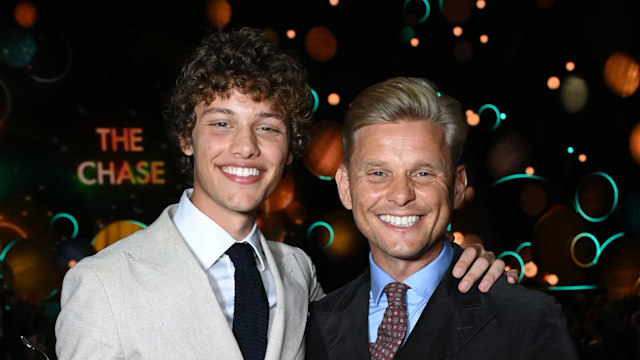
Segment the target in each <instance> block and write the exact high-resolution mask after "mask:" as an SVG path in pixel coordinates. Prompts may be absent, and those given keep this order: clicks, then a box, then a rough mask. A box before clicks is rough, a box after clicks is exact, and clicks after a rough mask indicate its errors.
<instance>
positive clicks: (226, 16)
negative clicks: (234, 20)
mask: <svg viewBox="0 0 640 360" xmlns="http://www.w3.org/2000/svg"><path fill="white" fill-rule="evenodd" d="M207 15H208V16H209V22H210V23H211V25H213V26H214V27H215V28H216V29H221V28H223V27H225V26H226V25H227V24H228V23H229V21H231V5H230V4H229V2H228V1H227V0H209V1H208V2H207Z"/></svg>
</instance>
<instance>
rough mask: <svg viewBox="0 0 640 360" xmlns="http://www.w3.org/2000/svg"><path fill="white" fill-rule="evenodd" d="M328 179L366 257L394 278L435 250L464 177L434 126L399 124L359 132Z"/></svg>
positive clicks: (424, 261)
mask: <svg viewBox="0 0 640 360" xmlns="http://www.w3.org/2000/svg"><path fill="white" fill-rule="evenodd" d="M336 182H337V184H338V191H339V193H340V198H341V200H342V203H343V205H344V206H345V207H346V208H347V209H351V210H352V212H353V217H354V220H355V222H356V225H357V226H358V229H359V230H360V231H361V232H362V234H363V235H364V236H365V237H366V238H367V239H368V240H369V245H370V248H371V255H372V257H373V260H374V261H375V262H376V264H377V265H378V266H380V267H381V268H382V269H383V270H385V271H386V272H387V273H389V274H390V275H391V276H394V278H396V280H398V281H401V280H403V279H404V278H406V276H408V275H411V274H412V273H413V272H415V271H417V270H418V269H420V268H422V267H424V266H425V265H427V264H428V263H430V262H431V261H432V260H434V259H435V258H436V257H437V256H438V254H439V253H440V250H441V249H442V244H443V242H442V238H443V235H444V233H445V231H446V228H447V225H448V224H449V222H450V219H451V214H452V212H453V209H454V206H458V205H460V204H461V203H462V201H463V198H464V189H465V188H466V184H467V177H466V172H465V170H464V167H463V166H459V167H457V168H456V169H455V170H454V169H453V166H452V160H451V153H450V151H449V149H448V148H447V146H446V144H445V141H444V134H443V129H442V127H441V126H439V125H436V124H433V123H431V122H428V121H425V120H400V121H396V122H390V123H381V124H373V125H366V126H364V127H362V128H360V129H359V130H358V132H357V134H356V136H355V142H354V144H353V151H352V153H351V158H350V167H349V169H347V168H346V167H345V166H344V165H342V166H341V167H340V168H339V169H338V172H337V173H336ZM396 275H397V276H396ZM398 277H400V279H398Z"/></svg>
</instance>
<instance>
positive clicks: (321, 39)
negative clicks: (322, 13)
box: [304, 26, 338, 62]
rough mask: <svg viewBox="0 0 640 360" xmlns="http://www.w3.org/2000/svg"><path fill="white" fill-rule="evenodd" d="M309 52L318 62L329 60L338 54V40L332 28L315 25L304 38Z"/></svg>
mask: <svg viewBox="0 0 640 360" xmlns="http://www.w3.org/2000/svg"><path fill="white" fill-rule="evenodd" d="M304 47H305V49H306V50H307V54H309V56H310V57H311V58H312V59H313V60H315V61H317V62H327V61H329V60H331V59H333V57H334V56H335V55H336V52H337V51H338V41H337V40H336V37H335V35H334V34H333V32H332V31H331V30H329V29H328V28H326V27H324V26H314V27H312V28H311V30H309V32H308V33H307V36H306V38H305V40H304Z"/></svg>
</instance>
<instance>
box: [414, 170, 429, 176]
mask: <svg viewBox="0 0 640 360" xmlns="http://www.w3.org/2000/svg"><path fill="white" fill-rule="evenodd" d="M416 175H417V176H431V173H430V172H428V171H420V172H418V173H417V174H416Z"/></svg>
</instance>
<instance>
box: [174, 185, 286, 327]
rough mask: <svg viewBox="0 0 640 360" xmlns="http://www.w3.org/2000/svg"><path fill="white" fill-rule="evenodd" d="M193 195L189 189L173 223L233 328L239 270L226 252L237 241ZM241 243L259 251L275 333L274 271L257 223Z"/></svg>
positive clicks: (182, 199)
mask: <svg viewBox="0 0 640 360" xmlns="http://www.w3.org/2000/svg"><path fill="white" fill-rule="evenodd" d="M192 193H193V189H186V190H185V191H184V192H183V193H182V197H181V198H180V202H179V203H178V209H177V210H176V212H175V214H174V216H173V223H174V224H175V225H176V227H177V228H178V231H180V234H181V235H182V237H183V238H184V240H185V242H186V243H187V245H188V246H189V248H190V249H191V251H192V252H193V254H194V255H195V257H196V259H198V262H199V263H200V265H201V266H202V269H203V270H204V271H206V273H207V277H208V278H209V282H210V283H211V288H212V289H213V292H214V293H215V295H216V298H217V299H218V303H220V307H221V308H222V310H223V311H224V314H225V316H226V318H227V321H228V322H229V327H233V300H234V294H235V283H234V279H233V274H234V271H235V267H234V266H233V262H232V261H231V258H229V256H228V255H227V254H225V252H226V251H227V250H228V249H229V248H230V247H231V245H233V244H235V243H236V240H235V239H234V238H233V237H232V236H231V235H229V233H227V232H226V231H225V230H224V229H222V227H220V225H218V224H216V222H215V221H213V220H212V219H211V218H209V217H208V216H207V215H205V214H204V213H203V212H202V211H200V210H199V209H198V208H197V207H196V206H195V205H193V203H192V202H191V200H190V198H191V194H192ZM240 242H246V243H248V244H249V245H251V247H252V248H253V250H254V251H255V255H256V259H257V262H256V264H257V267H258V271H259V272H260V276H261V277H262V283H263V284H264V289H265V292H266V294H267V299H269V329H271V322H272V319H273V318H274V316H275V312H276V310H277V304H276V286H275V283H274V280H273V276H272V275H271V271H269V265H268V264H267V262H266V261H265V259H264V254H263V253H262V245H261V244H260V231H259V230H258V226H257V224H255V223H254V225H253V229H252V230H251V232H250V233H249V235H247V237H245V238H244V239H242V241H240Z"/></svg>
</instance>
